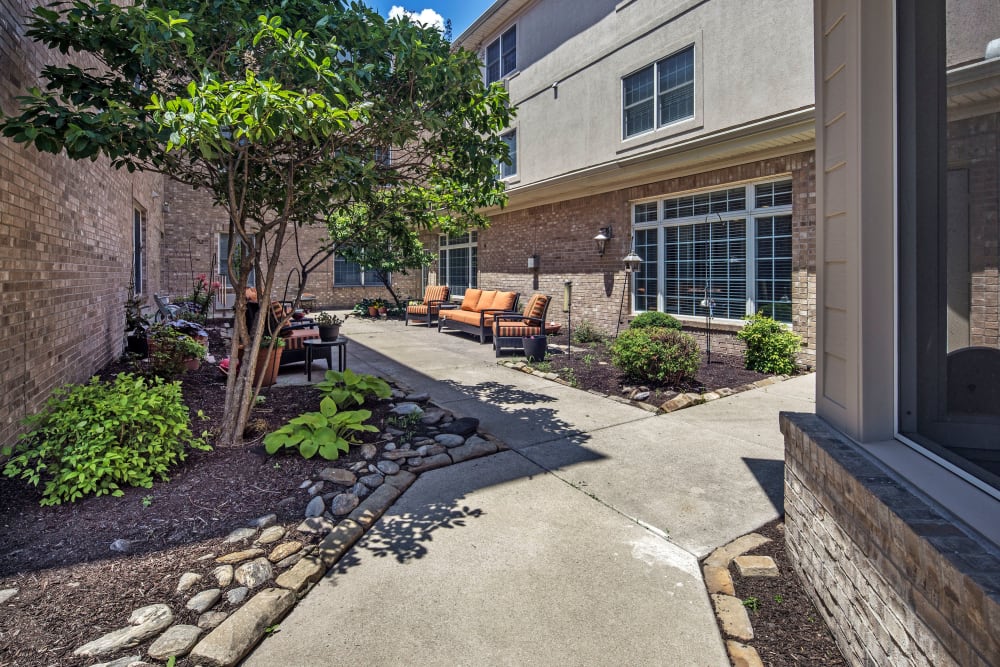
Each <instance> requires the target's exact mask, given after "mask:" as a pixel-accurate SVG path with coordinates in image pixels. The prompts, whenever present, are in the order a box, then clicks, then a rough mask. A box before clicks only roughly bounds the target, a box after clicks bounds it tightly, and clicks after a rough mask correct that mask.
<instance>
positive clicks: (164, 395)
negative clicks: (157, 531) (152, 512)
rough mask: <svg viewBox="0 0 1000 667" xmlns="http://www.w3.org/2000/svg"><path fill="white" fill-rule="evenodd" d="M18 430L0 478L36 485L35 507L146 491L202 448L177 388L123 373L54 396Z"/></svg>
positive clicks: (202, 439) (205, 447) (204, 447)
mask: <svg viewBox="0 0 1000 667" xmlns="http://www.w3.org/2000/svg"><path fill="white" fill-rule="evenodd" d="M24 423H25V424H26V425H27V426H28V427H29V428H30V429H31V430H30V431H29V432H28V433H25V434H24V435H22V436H21V438H20V439H19V440H18V442H17V443H16V444H15V445H13V446H10V447H5V448H4V449H3V453H4V455H7V456H10V457H11V458H10V460H8V461H7V464H6V465H5V466H4V474H5V475H7V476H8V477H20V478H21V479H25V480H27V481H28V482H29V483H31V484H32V485H34V486H38V485H39V484H44V485H45V488H44V491H43V493H42V501H41V504H42V505H59V504H61V503H63V502H73V501H75V500H78V499H80V498H82V497H83V496H85V495H89V494H93V495H96V496H101V495H105V494H110V495H112V496H121V495H122V494H123V491H122V487H125V486H140V487H144V488H149V487H151V486H152V485H153V481H154V480H156V479H160V480H166V479H167V472H168V471H169V470H170V468H171V467H172V466H174V465H176V464H177V463H180V462H181V461H183V460H184V459H185V458H186V457H187V450H188V449H189V448H191V449H202V450H208V449H210V447H209V446H208V444H207V443H206V435H207V434H205V433H202V435H201V436H195V435H194V434H193V433H192V431H191V426H190V417H189V414H188V408H187V407H186V406H185V405H184V403H183V401H182V399H181V386H180V384H179V383H177V382H164V381H163V380H161V379H160V378H150V379H147V378H143V377H139V376H133V375H131V374H129V373H121V374H119V375H118V376H117V377H116V378H115V379H114V381H113V382H109V383H104V382H101V381H100V380H99V379H97V378H92V379H91V380H90V382H88V383H87V384H83V385H67V386H66V387H62V388H60V389H57V390H56V391H55V392H53V394H52V396H51V397H50V398H49V400H48V401H46V403H45V407H44V408H43V409H42V410H41V411H40V412H38V413H37V414H35V415H32V416H30V417H28V418H26V419H25V420H24Z"/></svg>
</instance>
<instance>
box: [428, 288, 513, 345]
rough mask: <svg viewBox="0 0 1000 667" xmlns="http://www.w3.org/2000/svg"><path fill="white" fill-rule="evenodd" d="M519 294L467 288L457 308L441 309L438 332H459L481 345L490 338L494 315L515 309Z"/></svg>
mask: <svg viewBox="0 0 1000 667" xmlns="http://www.w3.org/2000/svg"><path fill="white" fill-rule="evenodd" d="M520 296H521V295H520V294H519V293H518V292H501V291H498V290H481V289H476V288H474V287H470V288H469V289H467V290H465V298H463V299H462V304H461V305H460V306H459V307H458V308H452V309H449V310H445V309H442V310H441V313H440V315H439V316H438V331H449V330H453V331H462V332H464V333H469V334H472V335H474V336H479V342H480V344H482V343H485V342H486V339H487V338H492V337H493V316H494V315H495V314H496V313H510V312H515V311H516V310H517V300H518V298H520Z"/></svg>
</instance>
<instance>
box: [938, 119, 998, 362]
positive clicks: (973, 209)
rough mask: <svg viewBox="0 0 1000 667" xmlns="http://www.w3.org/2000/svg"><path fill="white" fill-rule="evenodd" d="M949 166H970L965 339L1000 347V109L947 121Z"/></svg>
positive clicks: (959, 167)
mask: <svg viewBox="0 0 1000 667" xmlns="http://www.w3.org/2000/svg"><path fill="white" fill-rule="evenodd" d="M948 166H949V168H953V169H954V168H958V169H965V170H967V171H968V186H969V192H968V197H969V199H968V204H969V209H968V216H969V248H968V252H969V267H968V268H969V272H970V274H971V275H970V277H969V280H970V294H969V297H970V300H971V304H970V308H969V328H970V331H969V344H970V345H973V346H977V345H981V346H986V347H993V348H996V347H1000V320H998V314H1000V234H998V231H997V230H998V226H1000V113H994V114H985V115H981V116H975V117H973V118H969V119H966V120H960V121H954V122H951V123H948Z"/></svg>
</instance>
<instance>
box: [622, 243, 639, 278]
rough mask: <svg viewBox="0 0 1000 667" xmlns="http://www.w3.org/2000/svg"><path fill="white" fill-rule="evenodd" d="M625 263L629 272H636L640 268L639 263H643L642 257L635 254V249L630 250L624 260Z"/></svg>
mask: <svg viewBox="0 0 1000 667" xmlns="http://www.w3.org/2000/svg"><path fill="white" fill-rule="evenodd" d="M622 261H623V262H624V263H625V270H626V271H627V272H629V273H635V272H636V271H638V270H639V265H640V264H642V257H639V255H637V254H635V249H634V248H633V249H632V250H630V251H629V253H628V254H627V255H625V258H624V259H623V260H622Z"/></svg>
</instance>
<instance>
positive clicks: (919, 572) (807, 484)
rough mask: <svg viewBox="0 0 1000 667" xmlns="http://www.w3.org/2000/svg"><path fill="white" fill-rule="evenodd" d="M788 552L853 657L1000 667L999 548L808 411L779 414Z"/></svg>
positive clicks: (941, 666)
mask: <svg viewBox="0 0 1000 667" xmlns="http://www.w3.org/2000/svg"><path fill="white" fill-rule="evenodd" d="M781 431H782V433H784V435H785V530H786V544H787V548H788V551H789V556H790V557H791V560H792V562H793V564H794V565H795V568H796V569H797V570H798V572H799V574H800V576H801V577H802V580H803V582H805V584H806V588H807V590H808V592H809V594H810V595H811V597H812V598H813V601H814V602H815V603H816V608H817V609H818V610H820V612H821V613H822V614H823V616H824V621H825V622H826V623H827V625H828V626H829V627H830V630H831V631H832V632H833V634H834V637H835V638H836V640H837V644H838V645H839V647H840V650H841V651H842V652H843V654H844V656H845V657H846V658H847V660H848V661H849V662H850V663H851V664H852V665H915V666H920V667H924V666H926V667H931V666H933V667H947V666H957V665H961V666H962V667H987V666H988V665H996V664H1000V636H998V635H997V632H996V630H997V627H1000V625H998V624H1000V557H998V552H997V550H996V548H995V547H993V546H990V545H988V544H987V543H986V542H985V541H984V540H982V538H976V537H974V536H975V533H973V532H972V531H971V530H969V531H968V532H964V531H963V525H962V524H961V522H960V521H958V520H957V519H956V518H954V517H952V516H950V515H948V514H946V513H945V512H944V510H941V509H939V508H938V507H937V506H935V505H933V504H931V503H929V502H927V501H925V500H924V499H923V496H922V495H918V494H916V493H914V492H913V491H912V490H911V489H910V487H908V486H907V485H905V484H903V483H901V482H899V481H898V480H897V479H896V478H894V477H893V476H891V475H889V474H888V473H886V472H885V471H884V470H883V469H882V468H881V467H880V466H879V465H877V464H876V463H875V462H874V461H873V460H872V459H871V458H869V456H868V455H867V454H866V453H864V452H862V451H861V450H860V449H859V448H858V447H857V446H855V445H853V444H851V443H849V442H847V441H846V440H844V439H843V438H842V437H841V436H840V435H839V434H838V433H837V432H836V431H834V430H833V429H832V428H830V427H829V426H827V425H826V423H825V422H824V421H823V420H822V419H820V418H819V417H816V416H815V415H811V414H808V415H807V414H782V416H781Z"/></svg>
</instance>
